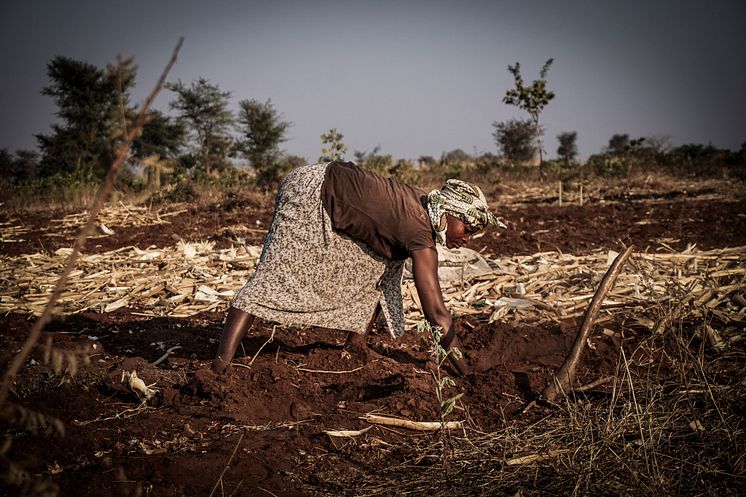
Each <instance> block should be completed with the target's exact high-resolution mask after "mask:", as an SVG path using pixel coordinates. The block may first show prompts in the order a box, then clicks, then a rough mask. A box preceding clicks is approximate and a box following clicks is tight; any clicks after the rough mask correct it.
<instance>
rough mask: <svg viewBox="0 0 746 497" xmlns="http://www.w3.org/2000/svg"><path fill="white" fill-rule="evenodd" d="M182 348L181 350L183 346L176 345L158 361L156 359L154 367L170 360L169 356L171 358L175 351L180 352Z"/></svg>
mask: <svg viewBox="0 0 746 497" xmlns="http://www.w3.org/2000/svg"><path fill="white" fill-rule="evenodd" d="M180 348H181V345H174V346H173V347H171V348H170V349H168V350H167V351H166V353H165V354H163V355H162V356H160V357H159V358H158V359H156V360H155V361H153V366H157V365H159V364H160V363H162V362H163V361H165V360H166V359H168V356H170V355H171V354H173V353H174V350H178V349H180Z"/></svg>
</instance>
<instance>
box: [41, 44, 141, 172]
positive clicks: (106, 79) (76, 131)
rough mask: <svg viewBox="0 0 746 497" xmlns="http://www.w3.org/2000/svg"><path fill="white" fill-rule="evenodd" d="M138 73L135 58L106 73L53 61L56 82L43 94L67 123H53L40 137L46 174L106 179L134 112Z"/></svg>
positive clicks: (49, 68)
mask: <svg viewBox="0 0 746 497" xmlns="http://www.w3.org/2000/svg"><path fill="white" fill-rule="evenodd" d="M135 73H136V67H135V66H134V65H133V64H132V59H127V60H121V59H120V60H119V61H118V63H117V64H116V65H114V66H108V67H107V69H106V70H103V69H99V68H97V67H96V66H94V65H92V64H88V63H86V62H80V61H77V60H73V59H70V58H67V57H63V56H58V57H55V58H54V59H52V60H51V61H50V62H49V64H48V65H47V75H48V77H49V80H50V84H49V85H48V86H46V87H44V89H42V94H43V95H47V96H50V97H52V99H54V102H55V104H56V105H57V112H56V113H55V115H56V116H57V117H58V118H59V119H60V121H61V122H60V123H59V124H54V125H52V132H51V133H50V134H48V135H37V136H36V138H37V140H38V142H39V148H40V151H41V174H42V175H45V176H51V175H54V174H60V173H72V174H75V175H78V176H81V177H84V178H103V176H105V175H106V171H108V169H109V166H110V165H111V162H112V160H113V158H114V153H115V150H116V144H117V142H118V141H119V140H121V138H122V137H123V136H124V134H125V133H124V132H123V130H122V128H123V127H126V121H127V115H128V114H131V109H129V107H128V106H129V93H130V90H131V89H132V87H133V86H134V82H135ZM116 129H118V130H119V131H116V132H115V131H114V130H116Z"/></svg>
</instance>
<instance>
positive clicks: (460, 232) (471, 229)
mask: <svg viewBox="0 0 746 497" xmlns="http://www.w3.org/2000/svg"><path fill="white" fill-rule="evenodd" d="M446 224H447V227H446V233H445V237H446V243H445V246H446V247H448V248H450V249H452V248H461V247H463V246H464V245H466V243H467V242H468V241H469V240H471V237H472V236H474V235H475V234H477V233H479V232H480V231H482V229H483V227H480V226H477V225H473V224H466V223H464V222H463V221H461V220H460V219H458V218H457V217H453V216H451V215H450V214H446Z"/></svg>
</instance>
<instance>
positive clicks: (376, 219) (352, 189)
mask: <svg viewBox="0 0 746 497" xmlns="http://www.w3.org/2000/svg"><path fill="white" fill-rule="evenodd" d="M424 199H425V192H424V191H422V190H419V189H416V188H414V187H411V186H408V185H405V184H403V183H399V182H398V181H395V180H392V179H390V178H384V177H383V176H379V175H378V174H376V173H374V172H372V171H368V170H367V169H363V168H361V167H358V166H356V165H355V164H353V163H352V162H332V163H330V164H329V166H328V167H327V168H326V174H325V176H324V183H323V185H322V187H321V201H322V203H323V205H324V209H325V210H326V212H327V214H329V217H330V218H331V221H332V226H333V227H334V229H336V230H338V231H341V232H343V233H345V234H347V235H348V236H350V237H352V238H354V239H356V240H359V241H361V242H363V243H365V244H366V245H368V246H369V247H370V248H371V249H372V250H373V251H374V252H376V253H377V254H379V255H381V256H382V257H385V258H386V259H391V260H403V259H406V258H407V257H409V256H410V255H411V253H412V251H414V250H418V249H422V248H428V247H432V248H435V234H434V232H433V229H432V226H431V224H430V219H429V218H428V215H427V211H426V210H425V206H424V205H423V201H424Z"/></svg>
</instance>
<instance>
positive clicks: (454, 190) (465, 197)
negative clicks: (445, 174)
mask: <svg viewBox="0 0 746 497" xmlns="http://www.w3.org/2000/svg"><path fill="white" fill-rule="evenodd" d="M427 213H428V214H429V216H430V223H431V224H432V225H433V230H435V236H436V238H437V241H438V243H440V244H441V245H445V244H446V229H447V228H448V220H447V218H446V214H450V215H451V216H453V217H455V218H456V219H458V220H460V221H461V222H463V223H464V224H468V225H470V226H477V227H479V228H480V229H481V228H484V227H485V226H487V225H488V224H491V225H493V226H496V227H498V228H507V226H505V225H504V224H503V223H501V222H500V221H498V219H497V218H496V217H495V216H494V215H493V214H492V213H491V212H490V211H489V208H488V207H487V200H486V199H485V198H484V194H483V193H482V190H480V189H479V187H478V186H476V185H470V184H469V183H466V182H464V181H461V180H457V179H449V180H448V181H447V182H446V184H445V186H444V187H443V188H441V189H440V190H433V191H431V192H430V193H428V194H427Z"/></svg>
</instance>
